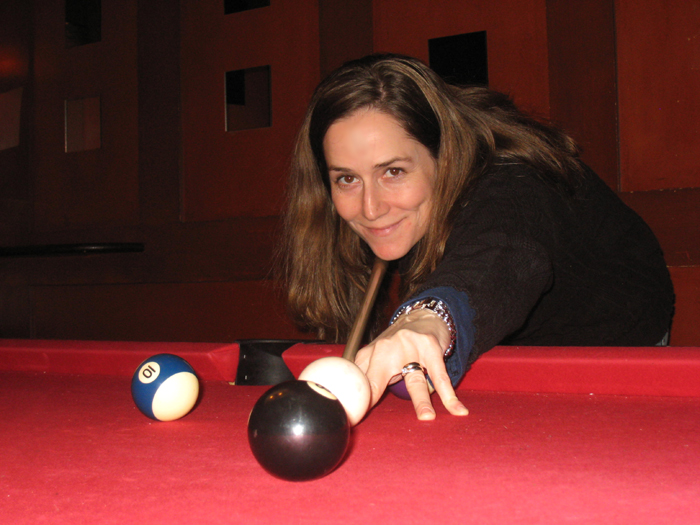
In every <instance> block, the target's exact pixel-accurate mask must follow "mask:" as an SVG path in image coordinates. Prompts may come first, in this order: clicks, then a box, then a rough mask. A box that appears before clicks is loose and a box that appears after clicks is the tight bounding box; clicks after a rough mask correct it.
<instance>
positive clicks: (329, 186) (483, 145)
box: [282, 55, 674, 419]
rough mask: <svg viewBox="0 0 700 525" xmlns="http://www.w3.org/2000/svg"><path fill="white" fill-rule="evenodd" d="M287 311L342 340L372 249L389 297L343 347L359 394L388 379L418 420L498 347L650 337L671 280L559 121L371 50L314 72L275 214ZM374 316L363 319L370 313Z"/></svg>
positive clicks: (660, 324) (378, 391) (645, 231)
mask: <svg viewBox="0 0 700 525" xmlns="http://www.w3.org/2000/svg"><path fill="white" fill-rule="evenodd" d="M285 217H286V218H285V233H286V235H285V237H284V238H285V245H284V246H283V248H282V249H283V254H284V257H285V270H284V271H285V275H284V278H285V280H286V283H287V286H288V295H289V304H290V307H291V311H292V313H293V314H294V316H295V318H296V320H297V321H298V322H299V323H300V324H301V325H303V326H306V327H308V328H311V329H313V330H315V331H316V332H317V333H318V335H319V336H320V337H322V338H326V339H332V340H337V341H342V340H343V338H344V337H346V336H347V334H348V332H349V330H350V327H351V325H352V322H353V320H354V316H355V315H356V313H357V311H358V309H359V305H360V303H361V301H362V297H363V294H364V290H365V288H366V284H367V281H368V277H369V269H370V267H371V265H372V264H371V261H372V259H373V258H374V256H377V257H379V258H382V259H385V260H387V261H396V267H397V268H398V271H399V274H400V276H401V289H402V295H403V299H404V300H405V303H404V304H403V305H402V306H401V307H399V309H398V310H397V312H396V313H395V315H394V316H393V319H392V322H391V324H390V326H389V327H388V328H387V329H386V330H384V331H383V332H382V333H381V334H379V335H378V336H377V337H376V338H374V340H373V341H372V342H371V343H370V344H369V345H368V346H366V347H364V348H362V349H361V350H360V351H359V352H358V354H357V357H356V363H357V364H358V365H359V366H360V368H361V369H362V370H363V371H364V372H365V373H366V374H367V377H368V379H369V380H370V384H371V387H372V404H374V403H376V402H377V401H378V400H379V398H380V397H381V395H382V394H383V392H384V390H385V388H386V387H387V385H388V384H390V383H393V382H396V381H398V380H400V379H401V377H402V376H403V377H404V380H405V382H406V388H407V389H408V392H409V394H410V396H411V399H412V401H413V404H414V407H415V410H416V414H417V416H418V418H419V419H433V418H434V417H435V411H434V409H433V407H432V404H431V400H430V393H429V385H428V382H427V381H426V377H425V372H426V371H427V372H428V373H429V377H430V380H431V382H432V384H433V386H434V388H435V390H436V391H437V393H438V395H439V396H440V398H441V400H442V402H443V404H444V405H445V407H446V408H447V410H448V411H449V412H450V413H452V414H455V415H461V414H466V413H467V410H466V408H465V407H464V406H463V405H462V404H461V402H460V401H459V400H458V399H457V397H456V396H455V392H454V386H455V385H456V384H457V383H458V382H459V380H460V379H461V378H462V376H463V375H464V373H465V372H466V370H467V369H468V367H469V366H470V364H471V363H472V362H473V361H474V360H475V359H476V358H477V357H478V356H479V355H480V354H482V353H483V352H485V351H487V350H489V349H490V348H491V347H493V346H494V345H497V344H499V343H504V344H519V345H618V346H622V345H653V344H656V343H658V342H659V341H661V340H662V339H663V338H664V336H665V335H666V334H667V333H668V330H669V326H670V321H671V316H672V311H673V300H674V297H673V288H672V285H671V281H670V277H669V274H668V270H667V268H666V265H665V263H664V259H663V255H662V253H661V249H660V247H659V245H658V242H657V241H656V239H655V238H654V235H653V234H652V232H651V231H650V230H649V228H648V227H647V226H646V225H645V224H644V222H643V221H642V220H641V219H640V218H639V217H638V216H637V215H636V214H635V213H634V212H632V211H631V210H630V209H629V208H627V207H626V206H625V205H624V204H623V203H622V202H621V201H620V200H619V199H618V198H617V196H616V195H615V194H614V193H613V192H612V191H611V190H610V189H609V188H608V187H607V186H606V185H605V184H604V183H603V182H602V181H601V180H600V179H599V178H598V177H597V176H596V175H595V174H594V173H592V172H591V171H590V169H588V168H587V167H586V166H585V165H584V164H583V163H582V162H581V161H580V160H579V158H578V150H577V147H576V145H575V144H574V142H573V141H572V140H571V139H570V138H569V137H568V136H566V135H565V134H564V133H562V132H561V131H559V130H557V129H554V128H551V127H549V126H547V125H544V124H542V123H540V122H538V121H536V120H534V119H532V118H530V117H528V116H526V115H524V114H522V113H521V112H520V111H518V109H517V108H516V107H515V106H514V105H513V104H512V103H511V101H510V100H509V99H508V98H507V97H506V96H504V95H501V94H498V93H495V92H492V91H489V90H487V89H484V88H458V87H454V86H449V85H447V84H445V83H444V82H443V81H442V80H441V79H440V78H439V77H438V76H437V75H436V74H435V73H434V72H433V71H432V70H430V69H429V68H428V67H427V66H425V65H424V64H423V63H421V62H420V61H418V60H415V59H413V58H409V57H404V56H397V55H374V56H369V57H366V58H364V59H360V60H357V61H354V62H350V63H348V64H346V65H344V66H343V67H341V68H340V69H339V70H337V71H335V72H334V73H333V74H331V75H330V76H329V77H328V78H327V79H326V80H324V81H323V82H322V83H321V84H320V85H319V87H318V88H317V89H316V92H315V94H314V96H313V98H312V100H311V103H310V105H309V109H308V112H307V115H306V119H305V121H304V123H303V126H302V128H301V130H300V133H299V136H298V140H297V144H296V149H295V154H294V159H293V164H292V169H291V174H290V179H289V200H288V207H287V210H286V215H285ZM380 318H381V317H380V316H377V319H380Z"/></svg>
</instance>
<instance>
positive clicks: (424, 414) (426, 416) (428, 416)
mask: <svg viewBox="0 0 700 525" xmlns="http://www.w3.org/2000/svg"><path fill="white" fill-rule="evenodd" d="M418 419H419V420H421V421H431V420H433V419H435V412H434V411H433V410H430V409H429V408H424V409H423V410H421V412H420V414H418Z"/></svg>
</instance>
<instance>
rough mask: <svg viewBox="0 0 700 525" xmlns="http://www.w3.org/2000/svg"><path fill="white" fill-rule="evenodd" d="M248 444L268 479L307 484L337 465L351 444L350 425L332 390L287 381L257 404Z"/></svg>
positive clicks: (270, 391)
mask: <svg viewBox="0 0 700 525" xmlns="http://www.w3.org/2000/svg"><path fill="white" fill-rule="evenodd" d="M248 442H249V443H250V448H251V450H252V451H253V455H254V456H255V459H257V460H258V463H260V465H261V466H262V467H263V468H264V469H265V470H267V471H268V472H269V473H270V474H272V475H274V476H277V477H279V478H282V479H285V480H288V481H307V480H312V479H317V478H320V477H323V476H325V475H327V474H329V473H330V472H332V471H333V469H335V468H336V467H337V466H338V464H339V463H340V462H341V460H342V459H343V456H345V453H346V451H347V449H348V445H349V444H350V424H349V422H348V418H347V415H346V414H345V409H344V408H343V405H341V404H340V401H338V399H337V398H336V397H335V396H334V395H333V394H331V393H330V392H329V391H328V390H326V389H325V388H323V387H322V386H320V385H317V384H316V383H312V382H308V381H286V382H284V383H280V384H279V385H276V386H274V387H272V388H271V389H270V390H268V391H267V392H265V394H263V396H262V397H261V398H260V399H259V400H258V401H257V403H255V406H254V407H253V410H252V412H251V413H250V418H249V419H248Z"/></svg>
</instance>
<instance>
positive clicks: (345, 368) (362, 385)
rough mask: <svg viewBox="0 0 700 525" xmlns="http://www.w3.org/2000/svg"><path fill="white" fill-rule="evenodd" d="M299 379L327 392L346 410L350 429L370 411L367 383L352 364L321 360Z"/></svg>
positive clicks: (339, 359) (335, 359)
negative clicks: (314, 384) (312, 383)
mask: <svg viewBox="0 0 700 525" xmlns="http://www.w3.org/2000/svg"><path fill="white" fill-rule="evenodd" d="M299 379H300V380H303V381H312V382H314V383H318V384H319V385H321V386H323V387H325V388H326V389H328V390H330V392H331V393H332V394H333V395H334V396H335V397H337V398H338V400H339V401H340V403H341V404H342V405H343V407H344V408H345V412H346V414H347V415H348V421H350V424H351V425H352V426H355V425H357V424H358V423H359V422H360V421H362V418H363V417H365V414H366V413H367V411H368V410H369V403H370V396H371V394H370V387H369V380H368V379H367V376H366V375H365V374H364V373H363V372H362V370H360V368H359V367H358V366H357V365H356V364H355V363H353V362H351V361H348V360H347V359H344V358H342V357H322V358H321V359H318V360H316V361H314V362H313V363H311V364H310V365H309V366H307V367H306V368H305V369H304V371H303V372H302V373H301V374H299Z"/></svg>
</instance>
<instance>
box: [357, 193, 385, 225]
mask: <svg viewBox="0 0 700 525" xmlns="http://www.w3.org/2000/svg"><path fill="white" fill-rule="evenodd" d="M387 211H389V205H388V203H387V202H386V199H385V195H384V192H383V191H382V189H381V188H379V187H378V186H377V185H376V184H367V185H366V186H365V188H364V192H363V195H362V213H363V215H364V216H365V218H366V219H368V220H371V221H374V220H376V219H378V218H380V217H381V216H382V215H384V214H385V213H386V212H387Z"/></svg>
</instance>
